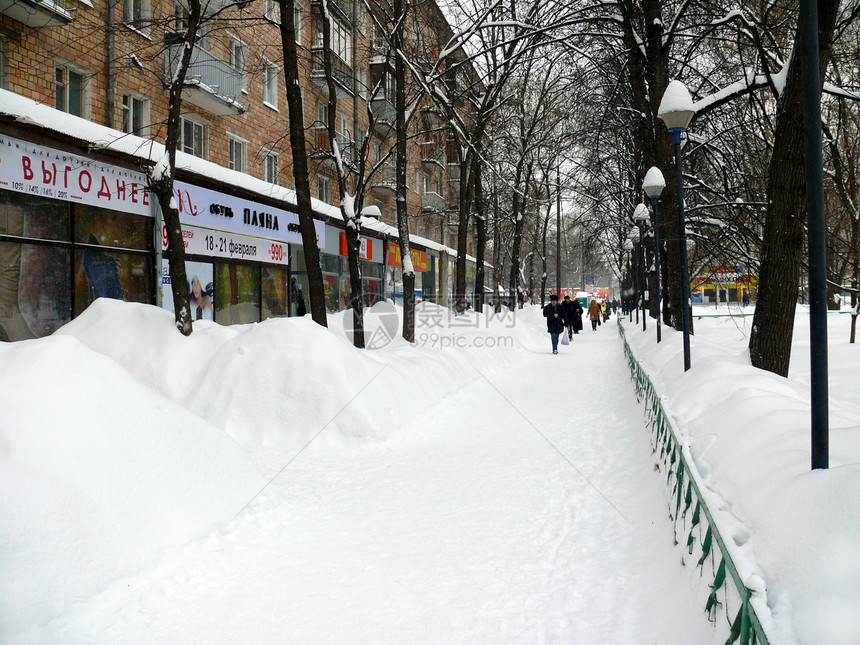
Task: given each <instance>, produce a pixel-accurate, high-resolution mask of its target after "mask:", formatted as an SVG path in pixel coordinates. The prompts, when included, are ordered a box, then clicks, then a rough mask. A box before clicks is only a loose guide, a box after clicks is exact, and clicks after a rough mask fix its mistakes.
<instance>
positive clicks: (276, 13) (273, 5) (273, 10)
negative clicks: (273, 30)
mask: <svg viewBox="0 0 860 645" xmlns="http://www.w3.org/2000/svg"><path fill="white" fill-rule="evenodd" d="M263 16H265V17H266V19H268V20H271V21H273V22H281V7H280V5H279V4H278V2H277V0H263Z"/></svg>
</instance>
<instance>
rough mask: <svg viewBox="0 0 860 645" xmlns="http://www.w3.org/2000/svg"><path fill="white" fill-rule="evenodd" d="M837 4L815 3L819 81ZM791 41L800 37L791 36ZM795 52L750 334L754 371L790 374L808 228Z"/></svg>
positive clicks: (782, 105)
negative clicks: (792, 38) (802, 257)
mask: <svg viewBox="0 0 860 645" xmlns="http://www.w3.org/2000/svg"><path fill="white" fill-rule="evenodd" d="M838 6H839V2H838V0H819V2H818V18H819V24H818V38H819V67H820V69H821V72H822V73H821V81H822V83H823V82H824V69H825V68H826V64H827V60H828V58H829V55H830V45H831V37H832V34H833V27H834V23H835V20H836V10H837V8H838ZM795 42H798V39H797V38H795ZM798 55H799V50H798V49H795V50H794V52H793V54H792V57H791V62H790V64H789V68H788V74H787V77H786V81H785V88H784V90H783V93H782V95H781V96H780V97H779V101H778V103H777V116H776V128H775V129H774V133H773V140H774V146H773V153H772V155H771V160H770V167H769V169H768V187H767V204H768V205H767V213H766V215H765V222H764V239H763V241H762V242H763V243H762V260H761V269H760V276H759V287H758V297H757V301H756V310H755V314H754V315H753V325H752V333H751V334H750V343H749V349H750V360H751V362H752V364H753V365H754V366H755V367H759V368H761V369H765V370H768V371H770V372H774V373H775V374H779V375H781V376H788V367H789V362H790V360H791V342H792V337H793V333H794V313H795V308H796V303H797V296H798V292H799V285H800V278H799V274H800V265H801V257H800V255H801V252H802V250H803V238H804V230H805V225H806V218H805V217H804V214H805V213H806V186H805V174H804V150H803V103H802V98H803V97H802V88H801V78H800V60H799V58H798Z"/></svg>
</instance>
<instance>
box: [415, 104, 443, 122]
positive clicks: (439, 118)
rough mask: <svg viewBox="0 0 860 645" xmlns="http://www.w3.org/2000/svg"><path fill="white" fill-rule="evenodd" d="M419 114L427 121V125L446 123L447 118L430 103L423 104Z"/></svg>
mask: <svg viewBox="0 0 860 645" xmlns="http://www.w3.org/2000/svg"><path fill="white" fill-rule="evenodd" d="M421 116H423V117H424V120H425V121H426V122H427V125H429V126H431V127H435V126H440V125H443V124H445V123H447V119H446V118H445V115H444V114H442V111H441V110H440V109H439V108H437V107H435V106H432V105H425V106H424V107H423V108H421Z"/></svg>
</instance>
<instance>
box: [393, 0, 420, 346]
mask: <svg viewBox="0 0 860 645" xmlns="http://www.w3.org/2000/svg"><path fill="white" fill-rule="evenodd" d="M404 13H405V3H404V2H403V0H394V18H395V24H396V25H397V26H396V28H395V31H394V49H395V50H396V51H397V52H398V54H395V57H394V107H395V113H396V116H395V132H396V135H397V141H396V150H395V168H394V170H395V173H396V177H395V180H396V190H397V197H396V203H397V233H398V236H399V239H400V264H401V267H402V272H403V338H405V339H406V340H407V341H409V342H410V343H411V342H414V340H415V270H414V267H413V266H412V249H411V246H410V243H409V213H408V212H407V208H406V164H407V160H406V138H407V135H408V133H407V132H406V63H404V62H403V57H402V56H400V55H399V52H400V51H402V49H403V23H404V18H403V14H404Z"/></svg>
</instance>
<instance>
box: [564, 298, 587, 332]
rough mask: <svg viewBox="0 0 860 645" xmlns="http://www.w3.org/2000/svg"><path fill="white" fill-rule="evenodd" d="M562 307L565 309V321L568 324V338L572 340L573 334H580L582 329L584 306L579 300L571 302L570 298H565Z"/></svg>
mask: <svg viewBox="0 0 860 645" xmlns="http://www.w3.org/2000/svg"><path fill="white" fill-rule="evenodd" d="M561 306H562V307H563V308H564V320H565V322H566V323H567V337H568V338H570V339H571V340H572V339H573V334H578V333H579V331H580V330H581V329H582V311H583V309H582V305H581V304H579V300H571V299H570V296H565V297H564V302H563V303H561Z"/></svg>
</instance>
